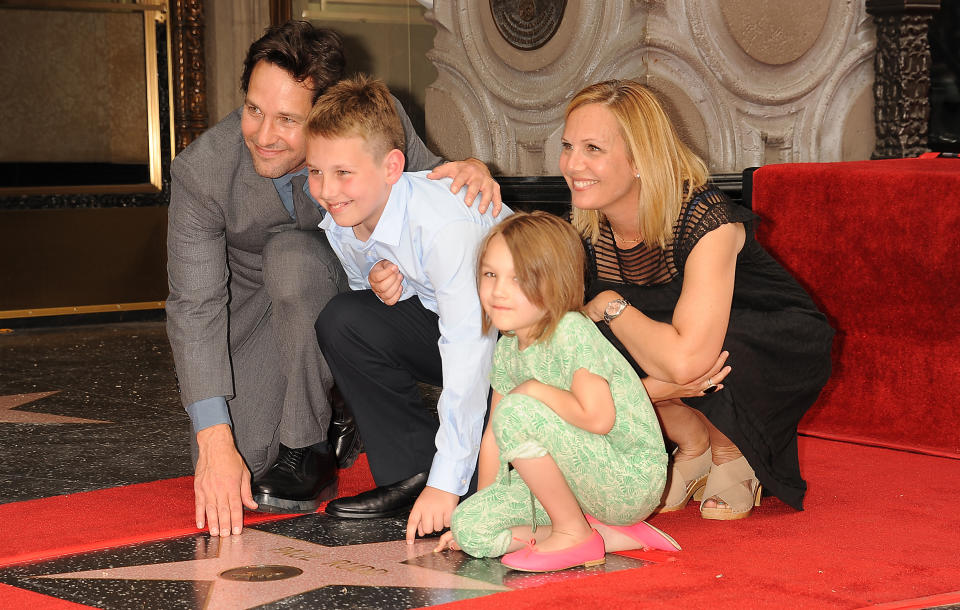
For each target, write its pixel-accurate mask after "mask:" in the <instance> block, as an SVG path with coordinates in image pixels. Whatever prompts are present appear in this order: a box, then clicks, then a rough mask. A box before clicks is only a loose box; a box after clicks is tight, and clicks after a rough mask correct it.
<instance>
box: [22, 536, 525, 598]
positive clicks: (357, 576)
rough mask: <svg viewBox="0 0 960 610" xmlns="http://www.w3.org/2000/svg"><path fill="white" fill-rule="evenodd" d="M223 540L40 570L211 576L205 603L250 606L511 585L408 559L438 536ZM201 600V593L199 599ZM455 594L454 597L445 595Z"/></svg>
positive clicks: (427, 549)
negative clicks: (179, 552)
mask: <svg viewBox="0 0 960 610" xmlns="http://www.w3.org/2000/svg"><path fill="white" fill-rule="evenodd" d="M211 540H218V541H219V548H218V550H217V557H214V558H208V559H193V560H188V561H175V562H170V563H160V564H153V565H139V566H128V567H122V568H108V569H103V570H87V571H81V572H68V573H62V574H48V575H44V576H36V577H35V578H49V579H65V578H84V579H122V580H186V581H208V582H211V586H210V587H209V588H208V589H207V597H206V599H205V600H203V601H202V602H200V603H199V604H198V605H199V606H200V607H203V608H206V609H210V610H213V609H215V608H236V607H237V604H238V603H241V602H242V603H243V604H244V607H247V608H250V607H254V606H259V605H261V604H268V603H271V602H276V601H279V600H281V599H284V598H287V597H291V596H294V595H299V594H301V593H307V592H309V591H312V590H314V589H319V588H322V587H326V586H330V585H338V586H365V587H414V588H429V589H472V590H483V591H489V592H490V593H494V592H499V591H509V590H510V589H509V588H507V587H503V586H500V585H495V584H491V583H488V582H483V581H480V580H475V579H473V578H466V577H463V576H457V575H456V574H450V573H446V572H438V571H436V570H433V569H429V568H424V567H421V566H418V565H413V564H407V563H404V562H406V561H410V560H412V559H415V558H417V557H420V556H422V555H425V554H428V553H432V552H433V548H434V547H435V546H436V541H435V540H419V541H417V542H416V543H414V544H413V545H408V544H407V543H406V542H405V541H402V540H399V541H391V542H378V543H371V544H356V545H348V546H325V545H322V544H315V543H312V542H307V541H305V540H298V539H296V538H289V537H287V536H281V535H278V534H272V533H269V532H263V531H259V530H253V529H248V530H245V531H244V533H243V534H242V535H240V536H230V537H227V538H219V539H211ZM277 565H280V566H284V565H285V566H292V567H296V568H298V569H300V570H303V573H302V574H299V575H296V576H292V577H289V578H285V579H283V580H272V581H249V582H244V581H238V580H228V579H226V578H224V577H222V576H221V574H223V573H224V572H225V571H227V570H237V569H238V568H244V567H248V566H277ZM198 601H199V600H198ZM444 601H453V600H444Z"/></svg>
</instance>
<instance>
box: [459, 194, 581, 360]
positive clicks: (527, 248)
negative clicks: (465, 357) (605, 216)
mask: <svg viewBox="0 0 960 610" xmlns="http://www.w3.org/2000/svg"><path fill="white" fill-rule="evenodd" d="M497 235H502V236H503V239H504V241H505V242H506V243H507V248H508V249H509V250H510V256H512V257H513V270H514V272H515V273H516V274H517V280H518V281H519V282H520V290H522V291H523V294H524V295H526V297H527V299H528V300H529V301H530V302H531V303H532V304H534V305H536V306H537V307H539V308H541V309H543V310H545V313H544V316H543V318H542V319H541V320H540V322H538V323H537V325H536V326H535V327H534V328H533V332H532V333H531V334H532V338H533V340H534V341H540V340H546V339H549V338H550V335H552V334H553V331H554V330H556V328H557V324H559V322H560V318H562V317H563V316H564V314H566V313H567V312H568V311H582V310H583V277H584V261H585V255H584V252H583V242H582V241H580V237H579V236H578V235H577V232H576V230H574V228H573V227H572V226H571V225H570V223H568V222H567V221H565V220H563V219H562V218H558V217H556V216H554V215H553V214H549V213H547V212H544V211H541V210H537V211H535V212H532V213H523V212H518V213H516V214H513V215H512V216H509V217H508V218H506V219H505V220H504V221H503V222H501V223H499V224H496V225H494V226H493V228H492V229H490V232H489V233H488V234H487V236H486V238H485V239H484V240H483V243H482V244H481V245H480V249H479V253H480V254H479V256H478V257H477V285H478V286H479V284H480V278H481V277H482V276H481V270H480V267H481V265H482V263H483V256H484V254H486V252H487V246H488V245H489V244H490V240H491V239H493V238H494V237H495V236H497ZM482 315H483V332H487V331H488V330H490V327H491V326H492V324H493V322H492V321H491V320H490V316H488V315H487V314H486V312H483V314H482Z"/></svg>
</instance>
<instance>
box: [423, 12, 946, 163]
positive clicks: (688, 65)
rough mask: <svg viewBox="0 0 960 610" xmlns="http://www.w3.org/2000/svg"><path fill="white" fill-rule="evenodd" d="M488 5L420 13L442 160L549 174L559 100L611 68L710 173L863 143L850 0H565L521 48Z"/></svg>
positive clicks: (831, 154) (858, 48) (846, 150)
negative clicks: (644, 89)
mask: <svg viewBox="0 0 960 610" xmlns="http://www.w3.org/2000/svg"><path fill="white" fill-rule="evenodd" d="M886 1H888V2H889V1H892V0H886ZM926 1H934V0H926ZM489 5H490V3H489V2H479V1H476V0H446V1H445V2H442V3H436V4H435V5H434V8H433V10H432V11H431V12H429V13H427V19H428V20H430V21H432V22H433V23H434V24H435V25H436V26H437V36H436V38H435V39H434V48H433V49H432V50H431V51H430V52H429V54H428V58H429V59H430V60H431V61H432V62H433V63H434V65H435V66H436V67H437V72H438V79H437V81H435V82H434V83H433V84H432V85H431V86H430V87H429V88H428V89H427V96H426V100H427V117H428V119H427V133H428V137H429V139H430V143H431V145H433V146H434V147H435V149H436V150H437V152H439V153H440V154H442V155H443V156H445V157H447V158H463V157H467V156H475V157H478V158H480V159H483V160H485V161H487V162H488V163H491V164H492V165H493V166H495V168H496V169H498V170H499V171H500V172H501V173H502V174H504V175H507V176H524V175H551V174H556V173H557V171H558V167H557V160H558V158H559V151H560V146H559V141H560V138H561V135H562V130H563V111H564V107H565V105H566V103H567V101H568V100H569V99H570V97H571V96H572V95H573V94H574V93H575V92H576V91H578V90H580V89H581V88H582V87H585V86H587V85H589V84H591V83H595V82H597V81H600V80H605V79H610V78H630V79H636V80H639V81H641V82H643V83H645V84H646V85H647V86H649V87H650V88H651V89H652V90H653V91H654V92H655V93H656V94H657V95H658V96H659V98H660V99H661V101H662V102H663V103H664V106H665V108H666V110H667V114H668V115H670V117H671V119H672V120H673V122H674V124H675V125H676V126H677V129H678V131H679V132H680V136H681V138H683V139H684V141H686V142H687V144H688V145H690V146H691V148H693V149H694V150H695V151H696V152H697V153H699V154H700V155H702V156H703V157H704V158H705V160H706V161H707V164H708V166H709V168H710V170H711V171H712V172H714V173H723V172H733V173H736V172H739V171H741V170H742V169H744V168H745V167H750V166H756V165H763V164H766V163H779V162H799V161H841V160H849V159H865V158H867V157H869V156H870V153H871V152H872V150H873V148H874V126H873V121H874V119H873V104H872V91H871V88H872V85H873V67H872V63H873V55H874V44H875V31H874V25H873V22H872V20H871V18H870V16H869V15H867V13H866V11H865V9H864V5H863V3H862V2H851V1H849V0H810V1H809V2H796V0H607V1H605V2H567V3H566V8H565V11H564V15H563V19H562V22H561V23H560V25H559V28H558V30H557V33H556V34H555V35H554V36H553V37H552V38H551V39H550V40H549V41H547V42H546V44H544V45H543V46H542V47H540V48H538V49H535V50H531V51H522V50H519V49H517V48H514V47H512V46H510V45H509V44H508V43H507V42H506V41H504V40H503V37H502V36H501V35H500V32H499V31H498V30H497V29H496V25H495V23H494V19H493V17H492V16H491V14H490V8H489Z"/></svg>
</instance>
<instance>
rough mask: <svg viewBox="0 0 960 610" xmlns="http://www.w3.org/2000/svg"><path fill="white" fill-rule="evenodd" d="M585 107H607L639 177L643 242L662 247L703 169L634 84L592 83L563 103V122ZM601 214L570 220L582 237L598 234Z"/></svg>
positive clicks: (583, 213)
mask: <svg viewBox="0 0 960 610" xmlns="http://www.w3.org/2000/svg"><path fill="white" fill-rule="evenodd" d="M587 104H602V105H604V106H606V107H607V108H608V109H609V110H610V112H612V113H613V116H614V117H615V118H616V120H617V123H619V125H620V133H621V135H622V136H623V139H624V142H625V143H626V145H627V151H628V153H629V155H630V162H631V164H632V166H633V167H634V168H636V171H637V173H639V174H640V177H639V180H640V199H639V201H638V202H637V204H638V205H637V216H638V219H639V221H640V231H641V233H642V235H643V241H644V243H645V244H646V245H647V246H649V247H651V248H653V247H659V248H665V247H666V245H667V243H668V242H669V241H670V240H671V239H672V238H673V225H674V223H675V222H676V220H677V217H678V216H679V215H680V208H681V207H682V206H683V203H684V201H686V199H687V198H688V197H689V196H690V194H691V192H692V191H693V190H694V189H696V188H697V187H700V186H702V185H703V184H705V183H706V181H707V178H708V176H709V174H708V172H707V166H706V164H705V163H704V162H703V160H702V159H700V157H698V156H697V155H696V154H695V153H694V152H693V151H692V150H690V148H688V147H687V145H686V144H684V143H683V142H682V141H681V140H680V138H679V136H677V132H676V130H675V129H674V128H673V124H672V123H671V122H670V119H669V118H668V117H667V114H666V113H665V112H664V111H663V107H662V106H661V105H660V102H659V101H658V100H657V98H656V96H655V95H654V94H653V93H652V92H651V91H650V90H649V89H647V88H646V87H644V86H643V85H641V84H640V83H638V82H636V81H632V80H608V81H604V82H601V83H596V84H594V85H590V86H589V87H587V88H585V89H583V90H582V91H580V92H579V93H577V94H576V95H575V96H574V97H573V99H572V100H571V101H570V103H569V104H568V105H567V111H566V114H565V116H564V118H565V120H569V119H570V114H571V113H572V112H573V111H574V110H576V109H577V108H580V107H581V106H586V105H587ZM602 218H603V216H602V212H600V211H599V210H581V209H578V208H576V207H574V208H573V214H572V217H571V222H573V226H575V227H576V228H577V230H578V231H580V234H581V235H583V236H584V237H586V238H588V239H590V240H592V241H596V240H597V239H598V238H599V236H600V221H601V220H602Z"/></svg>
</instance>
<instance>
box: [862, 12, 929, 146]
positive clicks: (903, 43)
mask: <svg viewBox="0 0 960 610" xmlns="http://www.w3.org/2000/svg"><path fill="white" fill-rule="evenodd" d="M866 6H867V12H869V13H871V14H872V15H873V18H874V22H875V23H876V26H877V53H876V59H875V63H874V66H875V72H876V76H875V81H874V88H873V92H874V104H875V105H874V114H875V118H876V132H877V144H876V149H875V150H874V153H873V158H874V159H890V158H900V157H915V156H917V155H919V154H921V153H924V152H926V151H927V150H928V148H927V127H928V124H929V120H930V98H929V94H930V45H929V42H928V40H927V33H928V30H929V26H930V19H931V18H932V15H933V13H934V12H936V11H937V10H938V9H939V7H940V2H939V0H920V1H909V0H899V1H897V0H867V4H866Z"/></svg>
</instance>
